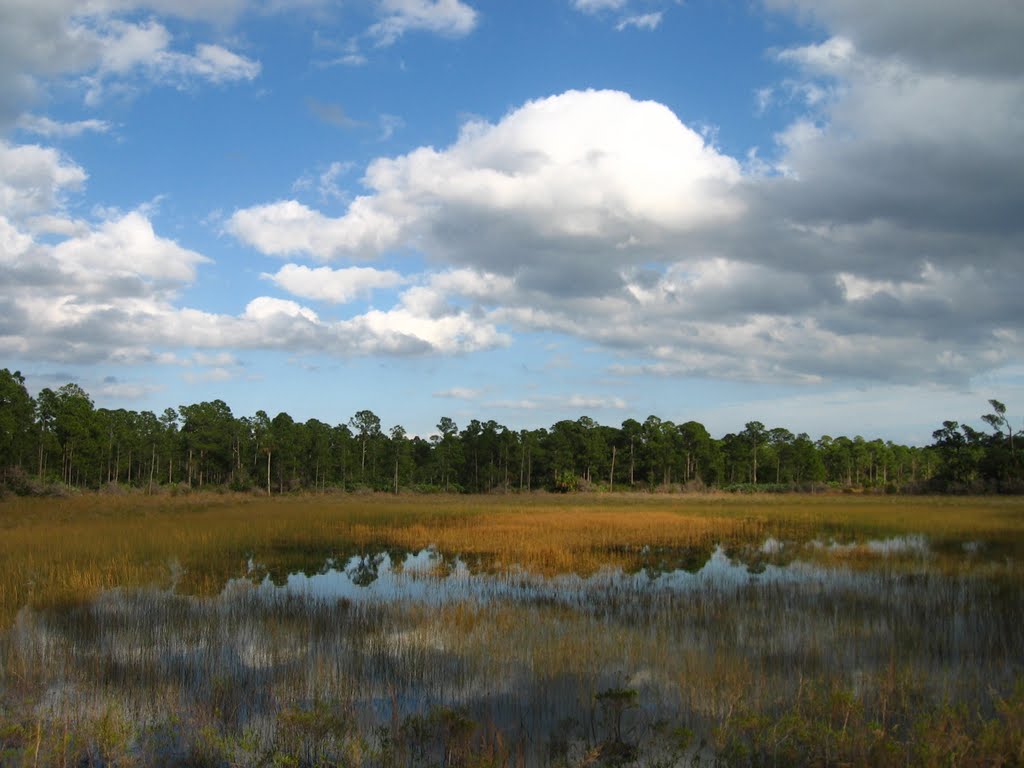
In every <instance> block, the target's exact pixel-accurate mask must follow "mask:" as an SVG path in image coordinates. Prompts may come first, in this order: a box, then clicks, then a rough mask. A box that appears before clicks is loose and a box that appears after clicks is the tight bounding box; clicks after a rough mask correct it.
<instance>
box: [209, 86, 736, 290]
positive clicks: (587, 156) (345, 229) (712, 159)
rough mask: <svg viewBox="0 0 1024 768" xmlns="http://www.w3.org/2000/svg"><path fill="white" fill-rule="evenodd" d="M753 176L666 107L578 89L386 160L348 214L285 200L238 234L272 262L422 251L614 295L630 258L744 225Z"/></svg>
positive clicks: (242, 223) (239, 220) (248, 220)
mask: <svg viewBox="0 0 1024 768" xmlns="http://www.w3.org/2000/svg"><path fill="white" fill-rule="evenodd" d="M740 178H741V171H740V166H739V164H738V163H737V162H736V161H735V160H733V159H732V158H729V157H726V156H724V155H722V154H720V153H719V152H718V151H717V150H716V149H715V148H714V147H712V146H709V145H708V144H707V143H706V142H705V140H704V139H703V137H701V135H700V134H698V133H697V132H695V131H693V130H691V129H689V128H688V127H686V126H685V125H683V124H682V123H681V122H680V121H679V119H678V118H677V117H676V116H675V115H674V114H673V113H672V112H671V111H670V110H668V109H666V108H665V107H664V106H663V105H661V104H657V103H654V102H645V101H636V100H634V99H632V98H630V97H629V96H628V95H626V94H624V93H619V92H613V91H570V92H567V93H564V94H561V95H558V96H553V97H550V98H547V99H540V100H537V101H532V102H528V103H527V104H525V105H524V106H522V107H520V108H519V109H517V110H514V111H513V112H511V113H510V114H508V115H507V116H506V117H505V118H504V119H502V120H501V121H500V122H498V123H496V124H490V123H486V122H482V121H475V122H470V123H468V124H466V125H465V126H463V128H462V130H461V132H460V135H459V138H458V140H457V141H456V142H455V143H454V144H453V145H452V146H450V147H448V148H447V149H445V150H441V151H438V150H435V149H433V148H429V147H424V148H420V149H417V150H415V151H414V152H412V153H410V154H408V155H404V156H400V157H396V158H380V159H378V160H375V161H374V162H373V163H371V164H370V166H369V167H368V169H367V172H366V174H365V177H364V179H363V184H364V185H365V186H366V187H367V188H368V189H369V190H370V193H369V194H366V195H362V196H359V197H357V198H356V199H355V200H353V202H352V204H351V205H350V207H349V209H348V211H347V212H346V214H345V215H344V216H341V217H339V218H328V217H325V216H323V215H322V214H320V213H318V212H316V211H312V210H310V209H308V208H306V207H305V206H303V205H302V204H300V203H298V202H296V201H281V202H278V203H272V204H268V205H263V206H256V207H253V208H249V209H244V210H241V211H238V212H236V213H235V214H234V216H233V217H232V218H231V220H230V221H229V223H228V228H229V230H230V231H231V232H232V233H233V234H235V235H236V236H238V237H239V238H240V239H242V240H244V241H245V242H247V243H249V244H251V245H253V246H254V247H256V248H257V249H258V250H260V251H261V252H263V253H266V254H273V255H287V256H291V255H296V254H303V255H307V256H311V257H313V258H317V259H320V260H331V259H338V258H346V257H348V258H366V257H370V256H376V255H379V254H380V253H382V252H385V251H388V250H392V249H401V248H408V247H419V248H423V249H425V250H428V251H430V252H431V253H432V254H435V255H436V256H438V257H440V258H444V259H445V260H448V261H451V262H454V263H466V264H470V265H473V266H479V267H483V268H485V269H487V270H488V271H492V272H495V273H498V274H506V275H511V274H515V275H517V276H518V277H520V278H521V279H522V280H524V281H526V282H532V283H535V284H537V285H539V286H546V287H547V288H549V289H552V290H553V289H554V288H555V287H556V286H557V285H559V284H561V285H563V286H565V287H570V286H571V287H575V288H576V289H577V290H581V291H584V292H585V291H587V290H591V289H598V290H601V289H603V288H604V287H605V286H606V285H607V283H608V280H609V275H610V272H609V270H611V269H613V268H614V266H615V265H618V264H620V263H622V262H623V261H624V260H625V261H631V260H639V259H646V258H652V257H653V258H658V253H659V252H660V251H661V250H662V249H664V248H665V247H666V246H667V245H669V244H670V243H672V242H673V241H674V239H675V238H676V237H678V236H679V235H680V234H681V233H685V232H691V231H694V230H699V229H701V228H704V227H707V226H710V225H713V224H718V223H721V222H723V221H730V220H733V219H735V218H736V217H737V216H739V215H740V213H741V212H742V208H743V204H742V201H741V199H740V198H739V197H738V196H737V195H736V194H735V187H736V185H737V184H738V183H739V181H740ZM584 253H585V254H587V255H588V259H589V265H588V268H587V269H586V270H584V271H582V272H581V271H579V270H578V269H577V266H578V264H577V259H578V258H579V257H580V254H584ZM611 279H612V280H613V281H616V280H617V278H615V276H614V275H611Z"/></svg>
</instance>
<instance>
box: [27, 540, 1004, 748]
mask: <svg viewBox="0 0 1024 768" xmlns="http://www.w3.org/2000/svg"><path fill="white" fill-rule="evenodd" d="M636 554H637V557H636V558H635V561H636V563H637V566H636V568H635V569H634V570H632V571H630V572H626V571H624V570H622V569H621V568H604V569H600V570H598V571H596V572H593V573H588V574H558V575H554V576H544V575H540V574H535V573H529V572H526V571H524V570H522V569H520V568H517V567H515V566H502V565H500V564H496V563H483V562H480V561H468V560H465V559H463V558H460V557H459V556H456V555H446V554H443V553H440V552H437V551H435V550H433V549H426V550H422V551H418V552H404V553H403V552H397V551H391V552H374V553H359V554H348V555H340V556H335V557H333V558H329V559H327V560H325V561H321V562H319V563H318V564H317V565H316V566H314V567H310V568H307V569H303V570H301V571H299V570H296V571H294V572H284V573H283V572H281V571H280V569H276V568H274V567H273V566H272V565H268V564H265V563H263V562H261V559H260V557H259V555H258V554H254V555H253V557H252V558H251V559H250V560H249V561H248V563H246V564H245V567H244V569H243V570H242V572H240V573H239V574H238V576H237V577H235V578H233V579H231V580H230V581H228V583H227V584H226V585H225V586H224V588H223V590H222V592H221V593H220V594H219V595H216V596H214V597H200V596H190V595H184V594H179V593H178V592H177V591H176V590H174V589H173V588H172V589H169V590H168V589H164V590H157V589H149V590H131V591H128V590H115V591H112V592H109V593H106V594H104V595H103V596H101V597H100V598H99V599H98V600H97V601H95V602H94V603H93V604H91V605H88V606H82V607H78V608H75V609H73V610H70V611H66V612H58V613H47V614H36V613H30V612H27V611H26V612H24V613H23V614H22V615H21V616H20V617H19V620H18V624H17V626H16V628H15V636H16V644H17V648H18V652H20V653H21V654H22V655H23V656H24V658H25V659H26V660H28V662H29V663H32V664H33V665H35V667H36V668H37V669H40V670H48V672H46V674H48V675H49V681H48V693H47V696H46V698H45V700H44V702H43V703H42V704H41V705H40V706H41V707H42V708H43V709H45V710H46V712H47V713H48V716H49V717H52V718H54V719H55V720H59V719H60V718H62V717H63V718H69V717H74V716H75V713H76V712H82V711H88V710H89V709H90V708H92V709H96V708H97V707H102V706H109V702H110V701H111V700H115V699H116V700H117V701H118V702H120V704H119V706H122V707H124V708H126V709H127V710H129V711H131V712H132V713H133V715H132V716H133V717H136V718H147V717H148V718H151V719H155V720H159V719H160V717H163V716H164V713H166V711H167V710H168V708H171V709H174V710H175V711H176V713H177V714H176V715H175V716H176V717H178V718H179V721H180V722H196V723H198V722H214V723H216V724H217V727H218V728H221V729H223V730H224V731H225V732H229V733H238V734H249V735H250V736H251V738H252V739H254V740H255V741H254V742H253V743H266V744H274V743H277V742H278V741H280V739H282V738H284V735H283V734H285V732H286V729H285V725H282V723H283V722H284V723H285V724H287V722H291V721H288V720H287V719H286V718H285V719H284V720H282V718H283V717H284V716H283V715H282V714H281V713H283V712H284V713H287V712H305V713H309V712H313V713H316V712H319V711H321V710H319V709H317V708H318V707H324V708H325V709H324V710H323V711H325V712H331V713H335V714H334V715H332V717H334V716H335V715H336V716H337V717H338V718H340V719H339V720H337V722H335V721H334V720H331V721H330V722H334V723H335V726H336V727H337V728H342V726H341V725H338V723H341V722H342V721H343V722H344V723H345V724H346V725H344V727H343V731H344V733H345V734H348V735H347V736H344V738H350V737H351V734H353V733H358V734H361V736H360V738H363V739H364V740H365V742H366V744H367V745H369V746H367V747H366V748H367V749H377V750H382V749H384V748H385V747H386V746H387V744H392V745H393V744H396V743H399V744H401V745H403V749H405V750H406V752H403V755H404V760H405V762H409V763H415V760H414V759H413V756H414V755H415V754H420V753H417V752H416V749H420V748H421V751H422V758H423V761H424V764H426V763H429V762H430V759H431V758H430V755H431V754H433V756H434V758H437V757H438V752H437V751H438V750H442V751H443V752H444V754H447V751H446V750H447V749H448V747H449V746H450V744H449V742H450V741H451V739H452V738H454V736H453V735H452V734H453V733H454V731H452V728H454V727H455V726H453V725H452V723H453V722H461V723H463V731H464V732H465V733H467V734H472V738H473V739H476V740H477V742H474V743H481V744H482V743H484V742H485V741H486V739H487V738H488V736H487V734H491V736H490V738H491V739H492V747H493V748H497V747H494V745H495V744H498V745H499V746H500V747H501V748H502V749H505V750H506V751H509V750H511V751H512V752H515V755H517V757H516V758H515V760H512V759H511V758H510V759H509V760H508V761H507V762H520V763H522V764H531V765H533V764H536V765H543V764H551V763H561V764H568V763H572V762H573V761H572V760H570V759H569V758H570V757H571V756H572V755H576V756H577V757H579V755H580V754H582V752H581V750H582V751H583V752H585V751H586V749H587V747H588V745H590V746H592V745H595V744H608V743H615V744H620V745H622V744H625V745H633V746H630V747H629V748H630V749H633V748H634V746H636V748H637V749H639V746H637V745H642V744H662V745H664V744H665V743H666V742H665V740H664V739H663V738H661V736H659V734H663V733H666V732H667V731H664V728H665V726H666V724H669V725H671V726H672V727H673V728H675V729H676V731H679V729H682V730H683V731H685V733H687V734H691V735H692V738H688V740H687V741H686V745H685V748H686V750H687V755H688V756H689V758H690V759H692V758H693V757H694V756H697V757H699V756H700V755H702V754H710V753H709V752H708V750H710V749H711V746H710V745H712V744H713V742H714V738H715V734H716V733H718V732H719V731H720V730H721V729H722V727H723V724H725V725H728V724H729V723H731V722H734V721H735V719H736V718H737V717H738V715H737V713H739V712H754V713H760V714H763V715H765V716H768V717H780V716H781V715H782V714H783V713H786V712H789V711H790V710H791V708H792V707H793V706H794V702H799V701H801V699H802V698H806V697H808V696H812V695H816V694H812V693H808V691H812V692H813V691H815V690H823V691H830V692H836V691H839V692H842V693H843V695H844V696H849V697H852V698H851V700H856V701H857V702H859V704H858V706H860V707H862V709H863V711H864V712H869V711H870V712H874V713H875V716H876V717H879V716H881V717H883V718H884V717H890V716H891V715H889V714H887V713H888V712H889V711H891V710H890V709H889V708H893V709H895V705H893V704H891V703H889V701H888V698H887V697H889V696H890V695H896V693H898V695H899V696H902V697H904V698H906V697H915V698H914V700H915V701H916V702H918V703H920V704H922V705H928V706H931V705H933V704H935V705H937V704H939V703H942V702H947V703H952V704H954V705H956V704H963V705H966V706H970V707H980V708H984V707H992V706H994V705H993V704H992V703H991V702H992V701H993V699H992V696H991V692H992V691H1005V690H1009V689H1011V688H1012V687H1013V685H1014V683H1015V681H1016V680H1018V679H1020V678H1021V676H1022V667H1024V599H1022V596H1021V595H1022V591H1021V589H1020V586H1021V578H1020V571H1019V565H1018V563H1017V562H1015V561H1014V560H1013V559H1012V558H1008V557H1006V556H1003V555H1001V554H1000V553H999V552H998V550H996V549H995V548H993V547H992V546H990V545H987V544H986V543H984V542H964V543H959V544H958V545H957V546H954V547H950V546H948V545H947V546H945V547H944V548H943V550H942V551H936V550H933V547H932V546H931V544H930V543H929V541H928V540H927V539H926V538H925V537H922V536H905V537H899V538H891V539H884V540H868V541H860V542H836V541H831V540H813V541H807V542H783V541H778V540H775V539H767V540H764V541H759V542H752V543H747V544H736V543H729V544H726V543H722V544H718V545H715V546H709V547H708V548H692V549H684V550H655V549H650V548H641V549H639V550H638V552H637V553H636ZM902 706H903V710H901V711H904V710H906V711H910V709H912V707H911V706H910V704H907V703H906V702H904V704H903V705H902ZM915 706H916V705H915ZM438 712H441V713H442V717H441V719H440V720H439V719H438V717H437V713H438ZM879 712H880V713H881V715H878V713H879ZM453 713H455V714H453ZM865 716H866V715H865ZM893 717H895V716H893ZM445 718H447V719H445ZM452 718H456V720H452ZM459 718H461V719H459ZM301 722H306V721H305V720H302V721H301ZM439 723H440V724H439ZM844 727H845V726H844ZM417 728H419V729H420V730H417ZM431 728H433V729H434V730H431ZM716 729H717V730H716ZM676 731H673V732H676ZM289 733H290V732H289ZM304 733H305V732H304V731H303V732H302V733H300V734H299V736H298V737H295V738H300V739H307V740H309V739H312V740H314V741H315V738H316V736H315V732H314V731H312V730H311V731H310V732H309V734H306V735H303V734H304ZM417 734H418V735H417ZM293 735H294V734H293ZM182 738H184V737H182ZM332 738H334V737H332ZM337 738H339V739H340V738H342V737H340V736H339V737H337ZM467 738H470V737H468V736H467ZM659 739H661V740H660V741H659ZM323 743H324V744H326V743H327V742H323ZM332 743H333V742H332ZM346 743H348V742H346ZM303 744H306V742H303ZM311 744H313V742H312V741H311V742H310V743H309V744H307V745H306V747H308V748H309V749H313V748H314V747H313V746H310V745H311ZM417 745H418V746H417ZM306 747H304V748H306ZM320 748H321V747H316V749H320ZM324 748H325V749H326V747H324ZM659 749H661V747H659ZM410 750H411V751H410ZM430 750H434V752H433V753H431V751H430ZM509 754H511V752H509ZM628 756H629V757H630V758H631V759H632V758H633V757H636V754H634V753H632V752H630V753H629V755H628ZM655 758H656V755H653V753H652V754H649V755H648V759H647V762H653V761H655Z"/></svg>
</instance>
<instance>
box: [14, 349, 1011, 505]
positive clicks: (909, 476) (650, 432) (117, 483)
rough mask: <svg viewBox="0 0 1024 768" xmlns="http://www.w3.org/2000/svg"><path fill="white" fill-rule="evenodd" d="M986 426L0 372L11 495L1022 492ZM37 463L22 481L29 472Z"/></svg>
mask: <svg viewBox="0 0 1024 768" xmlns="http://www.w3.org/2000/svg"><path fill="white" fill-rule="evenodd" d="M989 405H990V406H991V408H992V412H991V413H988V414H985V415H984V416H982V420H983V421H984V422H985V424H986V425H988V427H989V428H991V430H992V432H991V433H985V432H982V431H978V430H975V429H974V428H972V427H970V426H968V425H965V424H964V425H962V424H960V423H959V422H956V421H945V422H943V426H942V428H941V429H938V430H936V431H935V432H934V435H933V437H934V444H933V445H931V446H927V447H911V446H904V445H896V444H893V443H891V442H886V441H883V440H879V439H873V440H869V439H865V438H864V437H861V436H859V435H856V436H854V437H852V438H850V437H847V436H844V435H840V436H838V437H832V436H829V435H823V436H822V437H821V438H820V439H818V440H817V441H815V440H812V439H811V438H810V436H809V435H807V434H805V433H801V434H797V435H794V434H793V433H792V432H791V431H790V430H788V429H786V428H784V427H770V428H769V427H767V426H766V425H765V424H764V423H762V422H759V421H749V422H747V423H746V424H745V426H744V429H743V430H742V431H741V432H739V433H730V434H726V435H724V436H723V437H721V438H719V439H716V438H713V437H712V436H711V435H710V434H709V433H708V431H707V429H706V428H705V427H704V426H703V425H702V424H700V423H699V422H696V421H687V422H685V423H683V424H680V425H676V424H674V423H673V422H671V421H668V420H664V419H662V418H660V417H658V416H655V415H653V414H652V415H650V416H648V417H647V418H646V419H645V420H644V421H643V423H641V422H639V421H637V420H635V419H626V420H625V421H623V422H622V424H621V425H620V426H619V427H612V426H603V425H601V424H598V423H597V422H596V421H595V420H594V419H592V418H590V417H588V416H581V417H580V418H579V419H577V420H575V421H573V420H568V419H566V420H562V421H559V422H557V423H556V424H554V425H552V426H551V427H550V428H549V429H533V430H518V431H516V430H513V429H509V428H508V427H506V426H505V425H502V424H499V423H498V422H496V421H493V420H487V421H481V420H479V419H471V420H470V421H469V423H468V424H466V426H465V427H464V428H463V429H461V430H460V429H459V426H458V425H457V424H456V423H455V421H454V420H453V419H451V418H450V417H447V416H444V417H442V418H441V419H440V420H439V421H438V423H437V430H438V431H437V433H436V434H434V435H430V436H425V437H421V436H412V437H410V436H409V435H408V434H407V433H406V431H405V430H404V429H402V428H401V427H394V428H392V429H391V430H390V431H388V432H385V431H384V430H383V429H382V427H381V420H380V418H379V417H378V416H377V415H376V414H375V413H374V412H373V411H370V410H360V411H357V412H356V413H355V414H354V415H353V416H352V418H351V419H349V421H348V422H347V423H345V424H338V425H335V426H331V425H329V424H326V423H324V422H321V421H318V420H317V419H310V420H308V421H306V422H305V423H299V422H295V421H294V419H292V417H291V416H290V415H289V414H287V413H278V414H277V415H276V416H275V417H273V419H271V418H270V416H268V414H267V412H265V411H262V410H259V411H257V412H256V414H255V415H254V416H251V417H247V416H242V417H237V418H236V417H235V416H234V415H233V414H232V412H231V409H230V408H229V407H228V406H227V404H226V403H225V402H224V401H222V400H213V401H210V402H202V403H195V404H192V405H182V406H180V407H179V408H178V409H173V408H168V409H166V410H164V412H163V413H162V414H160V415H159V416H157V415H156V414H154V413H151V412H149V411H143V412H134V411H127V410H124V409H119V410H115V411H111V410H107V409H103V408H100V409H96V408H94V406H93V403H92V400H91V399H90V398H89V395H88V394H87V393H86V392H85V391H84V390H82V389H81V388H80V387H79V386H77V385H75V384H66V385H65V386H63V387H60V388H59V389H58V390H56V391H53V390H50V389H43V390H42V391H41V392H40V393H39V396H38V398H36V399H35V400H33V399H32V398H31V397H30V396H29V395H28V392H27V390H26V389H25V386H24V379H23V377H22V376H21V374H20V373H18V372H17V371H15V372H13V373H12V372H11V371H9V370H6V369H3V370H0V484H3V485H4V486H6V489H7V490H8V491H10V492H13V493H17V494H36V493H44V492H50V491H51V490H52V485H49V483H51V482H54V483H60V484H62V485H64V486H66V487H76V488H93V489H100V488H105V489H109V490H111V491H118V492H119V490H120V488H121V487H122V486H123V487H134V488H139V489H145V490H146V491H147V492H155V491H156V490H157V489H158V488H160V487H164V488H166V489H168V490H169V491H171V492H174V493H179V492H182V487H181V486H182V484H184V487H185V488H188V489H193V488H203V487H208V486H219V487H223V488H230V489H232V490H237V491H242V492H248V491H250V490H253V489H255V488H261V489H262V490H263V491H264V492H265V493H267V494H275V493H288V492H295V491H303V490H306V491H310V490H315V491H319V492H321V493H323V492H327V491H328V490H329V489H343V490H356V491H361V492H373V491H390V492H400V491H402V490H410V489H413V490H415V489H428V490H430V491H436V490H441V491H445V492H457V493H458V492H470V493H489V492H495V491H500V492H512V491H532V490H535V489H538V488H547V489H550V490H556V491H561V492H570V491H572V492H576V491H593V492H604V491H606V490H615V491H623V490H647V491H657V492H675V491H678V490H680V489H686V490H691V491H692V490H707V489H711V490H713V489H716V488H719V489H725V490H730V491H736V492H775V491H805V490H815V489H818V488H820V487H821V485H820V484H822V483H827V484H829V485H830V486H831V487H834V488H841V489H854V490H856V491H862V490H863V491H878V492H887V493H897V492H919V491H933V492H934V491H939V492H991V491H995V492H1002V493H1016V492H1024V456H1022V455H1021V454H1022V453H1024V452H1021V451H1018V450H1017V442H1019V439H1018V438H1019V434H1018V433H1017V432H1016V431H1015V430H1014V429H1013V425H1012V421H1011V418H1010V415H1009V412H1008V409H1007V407H1006V406H1005V405H1004V404H1003V403H1001V402H1000V401H998V400H990V401H989ZM30 477H34V478H35V480H34V481H33V482H28V479H29V478H30Z"/></svg>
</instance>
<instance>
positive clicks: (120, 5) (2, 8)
mask: <svg viewBox="0 0 1024 768" xmlns="http://www.w3.org/2000/svg"><path fill="white" fill-rule="evenodd" d="M193 5H196V4H190V3H186V4H180V5H179V4H177V3H149V4H144V3H143V4H140V3H135V2H117V3H114V2H100V3H87V4H82V3H76V2H73V0H47V2H40V3H14V4H13V5H12V4H11V3H7V4H4V5H0V125H3V124H5V123H8V124H9V123H13V122H15V121H16V119H17V118H18V116H19V113H20V112H21V109H22V107H23V106H24V105H25V104H27V103H30V102H31V101H32V100H34V99H37V98H38V97H39V96H40V95H41V93H42V92H43V89H44V87H45V84H47V83H49V82H51V81H54V80H58V81H59V80H64V81H65V82H69V83H73V84H76V85H79V86H80V87H81V88H82V90H83V92H84V95H85V98H86V101H87V102H89V103H95V102H96V101H98V100H100V99H101V98H102V97H103V95H104V94H105V93H106V91H107V90H108V89H109V88H110V87H112V86H116V87H117V88H119V89H120V88H122V87H128V86H134V85H138V84H140V83H141V82H142V81H149V82H150V83H152V82H156V83H159V84H167V85H172V86H179V87H180V86H183V85H187V84H189V83H192V82H194V81H206V82H213V83H226V82H233V81H237V80H251V79H252V78H254V77H256V76H257V75H258V73H259V69H260V65H259V63H258V62H256V61H253V60H251V59H248V58H246V57H244V56H242V55H240V54H238V53H234V52H232V51H229V50H227V49H226V48H224V47H222V46H220V45H216V44H212V43H199V44H198V45H197V46H196V47H195V49H194V52H193V53H185V52H182V51H180V50H175V48H174V40H173V37H172V35H171V34H170V32H169V31H168V29H167V28H166V27H165V26H164V25H163V24H161V23H159V22H157V21H156V20H154V19H151V18H150V19H142V20H139V19H138V16H139V12H140V11H141V12H143V13H144V12H145V9H146V8H152V9H154V10H159V11H164V12H167V13H169V14H171V15H174V16H178V17H184V18H189V19H192V18H198V17H204V18H217V19H221V20H223V18H225V17H226V16H228V17H229V16H233V15H234V14H235V12H236V11H237V10H238V9H239V8H240V4H236V3H210V4H208V5H206V6H205V7H206V8H207V10H209V13H203V12H202V11H203V9H200V8H198V6H196V7H194V8H193V7H192V6H193ZM158 6H159V7H158ZM172 6H173V7H172ZM235 6H238V8H236V7H235ZM193 11H196V12H195V13H194V12H193ZM37 127H43V128H44V129H46V127H47V126H45V125H43V126H39V125H37ZM49 129H50V130H54V126H49ZM85 129H86V130H90V129H92V128H85Z"/></svg>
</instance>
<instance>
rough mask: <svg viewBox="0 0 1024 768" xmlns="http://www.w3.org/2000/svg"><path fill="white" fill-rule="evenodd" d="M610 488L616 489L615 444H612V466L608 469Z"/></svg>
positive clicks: (610, 489)
mask: <svg viewBox="0 0 1024 768" xmlns="http://www.w3.org/2000/svg"><path fill="white" fill-rule="evenodd" d="M608 490H609V491H614V490H615V446H614V445H613V446H612V468H611V469H609V470H608Z"/></svg>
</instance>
